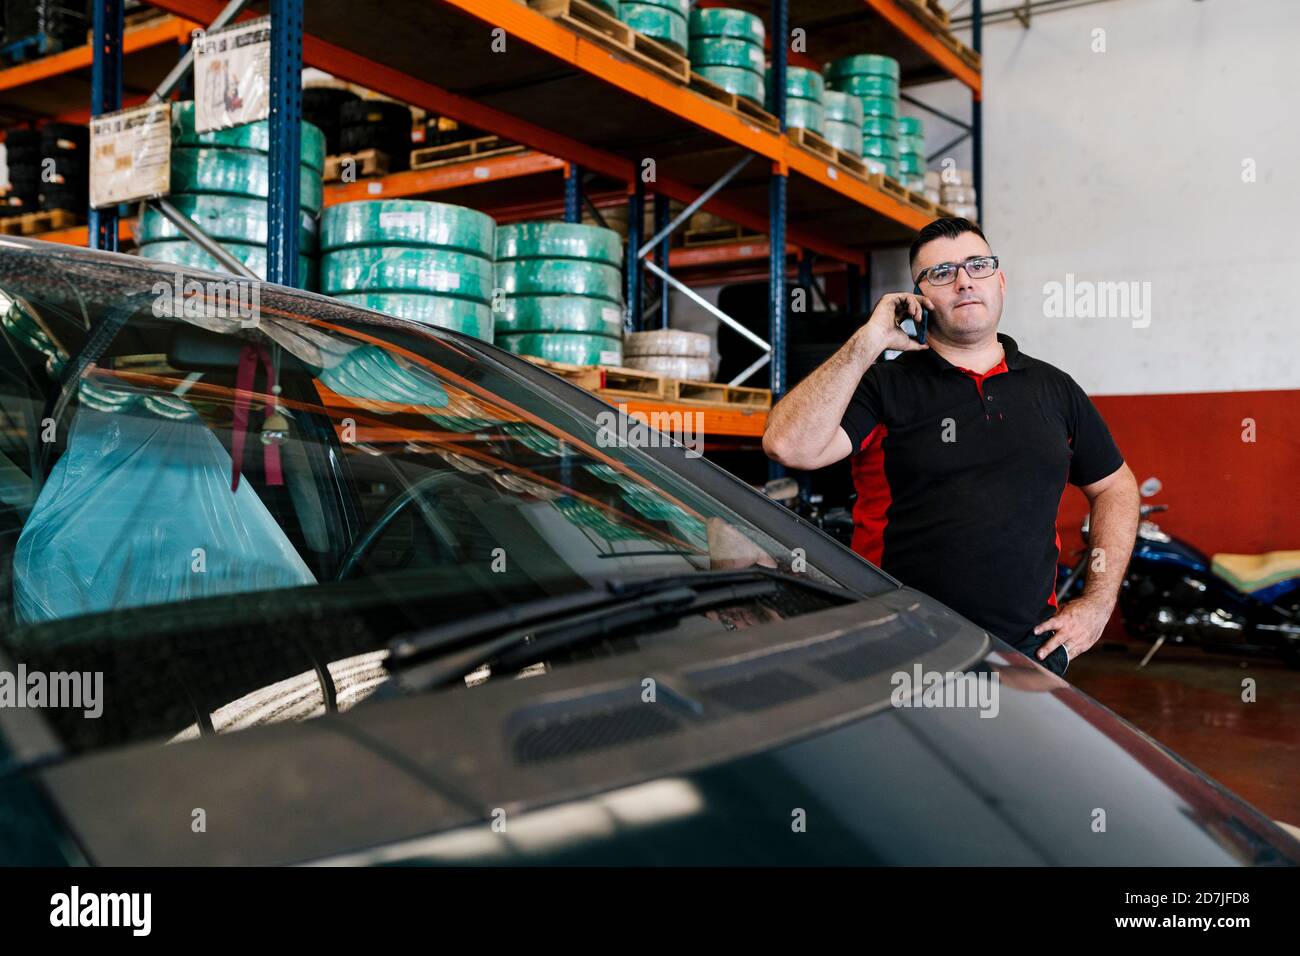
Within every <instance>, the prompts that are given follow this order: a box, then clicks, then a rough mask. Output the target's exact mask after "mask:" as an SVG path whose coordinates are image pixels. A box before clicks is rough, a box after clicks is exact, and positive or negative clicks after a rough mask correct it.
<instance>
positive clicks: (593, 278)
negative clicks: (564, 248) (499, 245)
mask: <svg viewBox="0 0 1300 956" xmlns="http://www.w3.org/2000/svg"><path fill="white" fill-rule="evenodd" d="M496 276H497V287H498V288H500V289H502V290H504V291H505V294H506V295H585V296H594V297H595V298H598V299H606V300H608V301H609V302H613V303H614V304H615V305H622V304H623V273H622V272H621V271H620V270H618V269H616V268H614V267H613V266H611V265H606V264H605V263H603V262H583V261H581V260H578V259H512V260H509V261H507V262H498V263H497V269H496Z"/></svg>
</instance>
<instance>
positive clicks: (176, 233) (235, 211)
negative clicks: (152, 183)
mask: <svg viewBox="0 0 1300 956" xmlns="http://www.w3.org/2000/svg"><path fill="white" fill-rule="evenodd" d="M168 199H169V201H170V202H171V204H172V205H173V206H175V207H176V208H177V209H178V210H180V211H181V212H183V213H184V214H185V215H187V216H189V217H190V218H191V219H193V220H194V221H195V222H196V223H198V224H199V226H200V227H201V228H202V229H203V231H204V232H205V233H207V234H208V235H209V236H211V237H212V238H213V239H216V240H217V241H219V242H242V243H247V244H251V245H255V246H264V245H266V242H267V235H268V233H267V204H266V200H265V199H248V198H246V197H244V196H218V195H208V194H205V193H196V194H190V193H181V194H180V195H174V196H169V197H168ZM184 238H185V234H184V233H182V232H181V231H180V230H179V229H177V228H176V227H175V226H174V225H172V223H171V220H170V219H168V218H167V217H166V216H164V215H163V214H162V213H160V212H159V211H158V210H157V209H155V208H154V207H153V206H148V205H147V206H145V209H144V215H143V216H141V217H140V225H139V229H138V232H137V236H136V240H137V241H138V242H140V243H145V242H164V241H167V240H170V239H184ZM319 238H320V236H319V230H318V227H317V224H316V218H315V217H314V216H312V215H311V214H310V213H308V212H307V211H306V210H301V211H300V213H299V228H298V251H299V252H303V253H307V254H309V255H314V254H315V252H316V249H317V244H318V241H319Z"/></svg>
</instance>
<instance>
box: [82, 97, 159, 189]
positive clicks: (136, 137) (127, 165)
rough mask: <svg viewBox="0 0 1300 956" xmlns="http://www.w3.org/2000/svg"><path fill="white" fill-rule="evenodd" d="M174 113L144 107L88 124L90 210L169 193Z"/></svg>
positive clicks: (120, 112) (149, 106)
mask: <svg viewBox="0 0 1300 956" xmlns="http://www.w3.org/2000/svg"><path fill="white" fill-rule="evenodd" d="M171 153H172V107H171V104H170V103H146V104H145V105H144V106H136V107H132V108H131V109H129V110H121V111H119V112H117V113H105V114H103V115H102V116H96V117H93V118H92V119H91V121H90V205H91V208H93V209H103V208H104V207H105V206H115V205H117V204H118V203H124V202H135V201H136V200H139V199H153V198H155V197H157V196H165V195H167V193H168V192H169V191H170V190H171V172H172V166H171Z"/></svg>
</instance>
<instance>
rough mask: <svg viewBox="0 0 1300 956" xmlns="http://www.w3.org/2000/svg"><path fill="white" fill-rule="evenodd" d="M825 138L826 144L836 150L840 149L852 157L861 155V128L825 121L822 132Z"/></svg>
mask: <svg viewBox="0 0 1300 956" xmlns="http://www.w3.org/2000/svg"><path fill="white" fill-rule="evenodd" d="M822 135H823V136H825V137H826V142H828V143H830V144H831V145H832V146H834V147H835V148H836V149H842V150H844V151H845V152H849V153H852V154H853V155H854V156H861V155H862V127H861V126H854V125H853V124H852V123H837V122H835V121H834V120H827V121H826V128H825V129H824V130H823V131H822Z"/></svg>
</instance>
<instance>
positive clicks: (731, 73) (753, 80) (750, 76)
mask: <svg viewBox="0 0 1300 956" xmlns="http://www.w3.org/2000/svg"><path fill="white" fill-rule="evenodd" d="M694 69H695V72H696V73H698V74H699V75H700V76H702V77H704V78H705V79H706V80H708V81H709V82H710V83H716V84H717V85H718V86H720V87H722V88H723V89H724V90H726V91H727V92H728V93H734V94H735V95H736V96H743V97H744V98H745V99H747V100H749V101H750V102H752V103H756V104H758V105H759V106H762V105H763V98H764V96H765V95H766V92H767V88H766V87H765V86H764V85H763V77H762V75H760V74H758V73H754V72H752V71H750V70H742V69H739V68H737V67H734V66H697V67H695V68H694Z"/></svg>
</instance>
